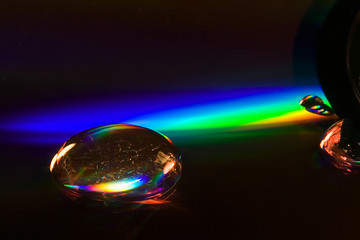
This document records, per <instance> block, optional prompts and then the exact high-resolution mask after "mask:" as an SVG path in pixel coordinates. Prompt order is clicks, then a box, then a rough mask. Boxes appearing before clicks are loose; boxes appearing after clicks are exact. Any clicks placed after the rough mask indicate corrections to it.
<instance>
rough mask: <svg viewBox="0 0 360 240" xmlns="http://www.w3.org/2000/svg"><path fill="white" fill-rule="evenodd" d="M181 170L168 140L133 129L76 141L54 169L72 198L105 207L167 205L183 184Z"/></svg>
mask: <svg viewBox="0 0 360 240" xmlns="http://www.w3.org/2000/svg"><path fill="white" fill-rule="evenodd" d="M181 168H182V164H181V157H180V154H179V152H178V150H177V148H176V147H175V145H174V144H173V143H172V142H171V141H170V140H169V139H168V138H167V137H165V136H164V135H162V134H160V133H158V132H155V131H152V130H150V129H147V128H143V127H138V126H134V125H127V124H115V125H107V126H101V127H96V128H92V129H89V130H86V131H84V132H81V133H79V134H77V135H75V136H73V137H71V138H70V139H69V140H68V141H66V142H65V143H64V144H63V146H62V147H61V148H60V150H59V151H58V153H57V154H56V155H55V156H54V158H53V159H52V161H51V164H50V172H51V174H52V176H53V177H54V178H55V180H56V182H57V183H58V184H59V185H60V186H61V187H62V189H63V190H64V191H65V193H66V195H68V196H69V197H71V198H72V199H75V200H89V201H94V200H95V201H96V202H100V203H103V204H105V205H108V204H121V203H124V202H132V201H146V200H150V199H153V200H156V199H163V198H164V197H165V196H166V195H167V194H168V193H169V192H171V190H173V188H174V185H175V184H176V182H177V181H178V180H179V178H180V175H181Z"/></svg>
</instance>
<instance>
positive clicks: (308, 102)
mask: <svg viewBox="0 0 360 240" xmlns="http://www.w3.org/2000/svg"><path fill="white" fill-rule="evenodd" d="M299 104H300V105H301V106H303V107H304V108H305V109H306V111H308V112H311V113H315V114H318V115H324V116H331V115H334V114H335V113H334V111H333V110H332V109H331V108H330V107H329V106H328V105H326V104H325V103H324V102H323V100H322V99H321V98H320V97H318V96H316V95H308V96H306V97H303V98H302V99H301V100H300V102H299Z"/></svg>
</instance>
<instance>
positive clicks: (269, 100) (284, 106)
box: [0, 86, 329, 143]
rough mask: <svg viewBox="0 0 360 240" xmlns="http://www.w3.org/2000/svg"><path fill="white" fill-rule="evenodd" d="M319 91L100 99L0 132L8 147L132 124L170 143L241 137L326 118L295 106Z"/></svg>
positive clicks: (14, 120)
mask: <svg viewBox="0 0 360 240" xmlns="http://www.w3.org/2000/svg"><path fill="white" fill-rule="evenodd" d="M309 94H314V95H317V96H319V97H321V98H322V99H324V100H325V103H326V104H328V105H329V103H328V102H327V101H326V98H325V96H324V94H323V92H322V90H321V88H320V87H319V86H304V87H257V88H249V87H247V88H231V89H216V90H207V91H200V90H199V91H192V92H175V93H164V94H154V95H146V96H141V95H137V96H136V98H132V99H127V100H126V99H122V98H120V97H116V96H115V97H104V98H97V99H94V98H93V99H87V100H84V101H78V102H76V101H74V102H65V103H62V104H61V105H59V104H58V105H48V106H42V107H37V108H34V109H29V110H27V111H19V112H16V114H12V115H8V116H4V117H3V118H2V122H0V129H1V130H2V131H3V132H5V133H6V136H7V139H6V140H7V141H10V142H14V141H15V142H30V143H62V142H64V141H65V140H66V139H68V138H69V137H70V136H72V135H75V134H76V133H78V132H81V131H84V130H86V129H89V128H93V127H97V126H102V125H108V124H134V125H138V126H143V127H147V128H150V129H154V130H156V131H161V132H162V133H164V134H166V135H167V136H169V137H170V138H174V137H175V138H176V137H177V136H184V135H186V136H192V135H197V134H198V133H199V132H202V133H206V132H214V131H215V132H219V131H220V132H221V131H227V132H229V131H230V132H234V131H235V132H243V131H249V130H254V129H266V128H273V127H279V126H285V125H293V124H297V123H301V122H304V121H308V120H312V119H321V118H326V117H325V116H318V115H315V114H311V113H309V112H306V111H305V110H304V109H303V108H302V107H301V106H300V105H299V100H300V99H302V98H303V97H304V96H306V95H309Z"/></svg>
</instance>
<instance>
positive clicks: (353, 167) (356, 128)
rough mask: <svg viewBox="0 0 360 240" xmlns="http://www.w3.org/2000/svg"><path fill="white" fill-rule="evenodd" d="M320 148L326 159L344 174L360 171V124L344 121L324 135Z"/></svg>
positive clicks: (334, 125)
mask: <svg viewBox="0 0 360 240" xmlns="http://www.w3.org/2000/svg"><path fill="white" fill-rule="evenodd" d="M320 148H321V149H322V150H323V153H325V157H327V158H326V159H327V160H329V162H330V163H331V164H332V165H333V166H335V167H336V168H337V169H339V170H341V171H343V172H344V173H350V172H359V171H360V123H359V122H357V121H352V120H349V119H343V120H340V121H338V122H336V123H335V124H333V125H332V126H331V127H330V128H329V129H328V130H327V131H326V132H325V134H324V136H323V138H322V140H321V142H320Z"/></svg>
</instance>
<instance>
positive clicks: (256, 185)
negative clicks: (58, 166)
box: [1, 126, 360, 239]
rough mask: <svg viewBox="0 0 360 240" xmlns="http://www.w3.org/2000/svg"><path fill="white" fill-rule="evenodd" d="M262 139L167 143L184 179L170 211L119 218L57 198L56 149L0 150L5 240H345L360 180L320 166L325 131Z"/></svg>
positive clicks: (148, 210) (299, 129)
mask: <svg viewBox="0 0 360 240" xmlns="http://www.w3.org/2000/svg"><path fill="white" fill-rule="evenodd" d="M260 133H261V134H260ZM265 133H266V131H264V130H263V131H261V132H259V134H258V135H257V136H256V135H253V136H245V137H239V136H236V134H235V133H234V136H233V137H231V136H228V137H227V138H226V139H222V140H221V141H216V138H213V139H211V138H210V140H211V141H210V140H209V139H208V140H207V141H206V142H205V141H203V142H201V141H198V142H196V143H194V142H192V143H191V144H189V143H187V142H189V140H191V139H184V140H181V141H180V140H179V139H173V140H174V142H175V143H176V144H177V146H178V147H179V149H181V151H182V153H183V163H184V169H183V175H182V178H181V181H179V185H178V188H177V191H176V192H175V193H174V194H173V196H172V197H171V202H169V203H167V204H160V205H143V206H142V207H139V208H136V209H132V210H126V211H123V210H121V209H119V210H118V211H116V209H115V210H114V209H112V210H111V211H109V210H108V208H101V207H100V208H99V207H88V206H84V205H78V204H73V203H72V202H71V201H68V199H66V198H64V197H63V196H62V195H61V194H60V193H59V192H58V191H57V189H56V188H54V184H53V182H52V180H51V177H50V175H49V172H48V167H49V159H51V157H52V155H53V153H54V152H56V150H57V148H58V146H45V147H44V146H36V145H34V146H21V145H20V146H14V145H12V146H5V145H3V146H1V158H2V159H4V160H5V161H4V162H3V168H2V169H1V175H2V176H3V177H4V179H5V180H6V181H5V182H6V184H5V186H4V190H3V196H2V205H1V206H2V207H1V208H2V209H1V212H2V215H3V218H4V219H6V223H5V224H6V227H7V228H6V231H3V233H2V234H6V236H7V237H8V239H16V238H24V237H26V238H27V239H46V238H48V237H49V236H51V238H52V239H66V238H78V239H99V238H110V237H117V238H121V239H144V238H147V239H149V238H150V239H167V238H168V236H169V235H171V236H172V238H173V239H183V238H189V239H194V238H205V237H206V238H210V239H213V238H214V237H215V238H222V239H233V238H234V236H236V237H238V238H242V239H264V238H266V239H305V238H306V239H339V238H341V239H350V238H349V237H350V236H352V235H353V234H355V233H356V232H357V227H356V226H357V225H358V224H359V223H360V220H359V218H358V216H359V214H360V207H359V204H358V202H359V201H360V192H359V191H357V190H356V189H357V188H358V186H359V185H360V179H359V177H358V176H357V175H350V176H343V175H339V173H338V172H337V171H336V170H334V169H333V168H332V167H328V166H322V165H321V164H320V163H319V161H318V160H317V158H316V153H317V150H318V146H319V140H320V138H321V135H322V134H323V129H322V128H315V127H314V126H312V127H311V128H308V127H307V126H291V127H282V128H277V129H273V130H271V131H267V134H265ZM259 147H261V151H259ZM19 149H21V151H19ZM29 153H31V154H29ZM335 226H336V227H335ZM174 231H175V232H174ZM355 236H357V235H355ZM5 239H6V238H5Z"/></svg>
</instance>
